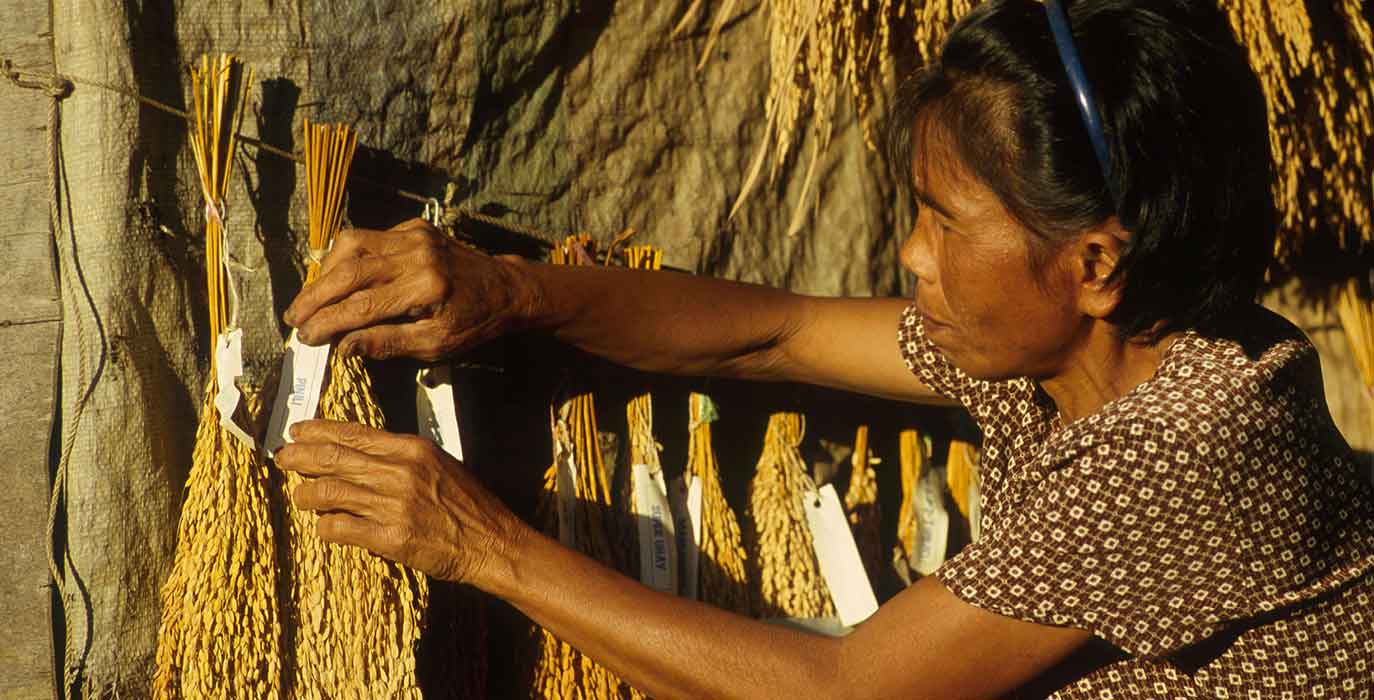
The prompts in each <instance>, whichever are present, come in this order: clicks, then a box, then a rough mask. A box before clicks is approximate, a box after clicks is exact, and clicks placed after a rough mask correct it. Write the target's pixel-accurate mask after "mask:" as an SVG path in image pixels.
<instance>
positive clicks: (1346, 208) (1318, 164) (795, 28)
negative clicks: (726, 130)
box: [674, 0, 1374, 267]
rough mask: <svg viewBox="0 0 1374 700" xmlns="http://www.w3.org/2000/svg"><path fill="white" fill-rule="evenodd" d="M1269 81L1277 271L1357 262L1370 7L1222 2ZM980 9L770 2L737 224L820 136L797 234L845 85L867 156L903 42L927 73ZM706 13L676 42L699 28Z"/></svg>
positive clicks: (1367, 226)
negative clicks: (1346, 253)
mask: <svg viewBox="0 0 1374 700" xmlns="http://www.w3.org/2000/svg"><path fill="white" fill-rule="evenodd" d="M1217 2H1218V5H1219V6H1220V8H1221V9H1222V10H1223V11H1224V12H1225V13H1226V14H1227V16H1228V18H1229V19H1230V22H1231V25H1232V27H1233V29H1234V30H1235V33H1236V36H1237V37H1239V39H1240V41H1241V43H1242V44H1243V45H1244V46H1245V48H1246V50H1247V52H1248V54H1249V58H1250V63H1251V65H1252V66H1253V67H1254V68H1255V70H1256V72H1257V73H1258V75H1259V78H1260V83H1261V85H1262V87H1263V90H1264V93H1265V97H1266V101H1267V104H1268V117H1269V127H1270V148H1271V150H1272V153H1273V158H1274V163H1275V173H1274V183H1273V193H1274V198H1275V201H1276V202H1277V203H1278V206H1279V212H1280V228H1281V231H1282V232H1283V235H1281V236H1280V237H1279V239H1278V241H1277V243H1276V246H1277V250H1276V252H1277V253H1278V255H1279V259H1280V263H1281V264H1286V265H1289V266H1290V267H1291V266H1292V264H1293V262H1294V260H1293V258H1294V256H1295V255H1297V254H1298V253H1300V252H1301V251H1302V249H1303V241H1305V240H1311V239H1313V238H1322V239H1326V240H1328V241H1333V242H1334V243H1335V244H1336V245H1338V246H1340V247H1342V248H1344V249H1350V248H1352V247H1356V246H1359V245H1361V243H1360V242H1361V241H1364V242H1370V241H1374V188H1371V187H1370V181H1371V179H1372V177H1374V176H1372V175H1371V165H1374V90H1370V89H1369V86H1370V85H1371V84H1374V30H1372V29H1371V19H1370V15H1369V11H1368V9H1367V5H1368V3H1367V0H1333V1H1332V2H1330V3H1315V4H1314V3H1300V2H1280V3H1275V2H1269V1H1268V0H1217ZM974 4H975V1H974V0H927V1H924V2H916V1H915V0H868V1H865V2H863V3H859V2H846V1H844V0H818V2H815V3H812V2H810V1H809V0H772V1H771V2H769V3H768V8H767V10H768V28H767V31H768V37H769V46H770V49H769V50H770V67H769V91H768V98H767V101H766V103H765V131H764V135H763V141H762V143H761V144H760V146H759V150H758V153H757V154H756V156H755V160H754V162H753V165H752V167H751V168H750V171H749V175H748V176H747V177H746V178H745V181H744V184H743V185H742V187H741V188H740V193H739V195H738V198H737V199H736V201H735V205H734V207H733V209H732V210H731V216H733V215H734V213H735V212H736V211H738V210H739V208H740V205H741V203H742V202H743V201H744V200H745V199H746V198H747V197H748V196H749V194H750V193H751V192H753V190H754V188H755V187H756V186H757V185H758V183H759V177H760V174H761V172H762V166H763V164H764V162H765V161H766V160H768V158H767V156H768V154H769V153H771V154H772V159H771V167H770V168H769V180H770V182H772V181H776V179H777V176H778V174H779V171H780V170H781V169H782V168H783V167H784V166H785V165H786V164H787V163H788V161H789V159H790V158H791V157H792V146H793V144H794V143H796V142H799V141H800V137H799V136H798V132H799V131H800V129H799V124H800V123H801V122H802V120H805V121H806V122H807V123H808V124H809V126H810V131H811V148H810V152H809V155H808V164H807V167H806V176H805V177H804V179H803V187H802V193H801V196H800V197H799V198H798V201H797V204H796V208H795V210H794V214H793V217H792V224H791V225H790V226H789V228H788V231H789V233H795V232H796V231H798V230H799V228H800V225H801V223H802V221H803V215H804V213H805V209H806V207H807V206H808V205H809V203H810V201H809V196H810V193H811V192H812V186H813V179H814V177H815V172H816V163H817V161H818V159H819V158H820V157H821V156H823V155H824V154H825V152H826V149H827V147H828V146H829V144H830V138H831V132H832V131H833V125H834V119H835V108H836V104H835V99H836V93H837V88H836V84H837V83H838V82H845V83H848V85H849V87H850V92H851V96H852V99H853V100H854V104H855V108H856V111H857V113H858V115H859V119H860V122H861V124H862V127H863V130H864V136H865V140H866V141H867V142H868V144H869V146H870V147H872V146H873V145H874V141H875V139H874V138H873V133H874V128H873V122H874V121H876V120H875V118H874V115H873V114H872V111H873V110H872V106H873V100H872V95H874V94H880V93H884V92H886V91H887V90H888V89H889V86H890V85H891V81H892V80H893V76H894V75H895V72H896V71H895V70H894V55H895V54H896V52H897V51H900V50H906V47H905V45H904V44H903V43H902V42H899V41H898V40H899V39H902V38H903V37H905V36H910V37H911V38H912V39H913V40H914V44H915V50H916V52H917V53H918V54H919V56H920V58H921V61H922V63H928V62H930V61H931V60H932V59H933V58H934V57H935V56H936V55H937V53H938V51H939V49H940V47H941V45H943V43H944V41H945V38H946V37H947V36H948V34H949V30H950V29H951V28H952V27H953V25H954V24H955V23H956V22H957V21H958V20H959V18H960V17H962V16H963V15H964V14H965V13H967V12H968V11H969V10H970V9H972V7H973V5H974ZM701 5H702V1H701V0H697V1H696V2H693V3H692V5H691V6H690V8H689V10H688V12H687V13H686V14H685V15H684V16H683V18H682V21H681V22H680V23H679V25H678V29H677V30H675V32H674V35H677V34H678V33H680V32H681V31H682V30H683V29H685V28H686V27H687V26H689V25H690V24H692V23H694V22H695V21H696V18H697V17H698V15H699V14H700V10H701ZM737 5H738V2H737V1H736V0H724V2H722V3H721V4H720V6H719V8H718V9H717V11H716V13H715V18H714V20H713V22H712V24H711V30H710V33H709V34H708V38H707V42H706V45H705V50H704V51H703V53H702V57H701V62H702V63H704V62H705V61H706V60H707V58H708V57H709V56H710V54H711V52H712V50H713V49H714V47H715V44H716V41H717V38H718V36H719V34H720V31H721V29H722V28H723V27H724V26H725V24H726V23H727V21H728V20H730V19H731V18H733V17H735V15H736V14H737Z"/></svg>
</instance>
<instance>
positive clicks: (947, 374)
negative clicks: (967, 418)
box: [897, 305, 979, 406]
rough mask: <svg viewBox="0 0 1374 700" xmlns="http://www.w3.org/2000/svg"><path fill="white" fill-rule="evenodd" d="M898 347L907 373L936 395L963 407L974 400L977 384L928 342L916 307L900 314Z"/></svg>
mask: <svg viewBox="0 0 1374 700" xmlns="http://www.w3.org/2000/svg"><path fill="white" fill-rule="evenodd" d="M897 344H898V346H899V348H900V349H901V351H902V359H903V360H905V361H906V367H907V369H909V370H911V373H912V374H914V375H916V378H917V379H920V380H921V381H922V382H924V383H925V385H926V386H928V387H930V388H931V389H934V390H935V391H936V393H938V394H940V395H941V396H944V397H945V398H949V399H953V400H955V401H958V402H959V403H962V404H964V405H965V406H968V405H969V404H970V403H971V401H972V400H973V399H974V398H975V397H974V395H975V394H976V393H977V386H976V385H977V384H978V383H979V382H976V381H975V380H973V379H972V378H970V377H969V376H968V375H967V374H964V372H963V370H960V369H959V368H957V367H955V366H954V365H953V364H951V363H950V361H949V360H948V359H947V358H946V357H945V354H944V353H943V352H941V351H940V349H939V348H937V347H935V344H934V343H932V342H930V339H929V338H927V337H926V329H925V324H924V323H923V322H922V320H921V315H920V314H918V313H916V306H915V305H911V306H908V307H907V308H906V310H904V311H902V320H901V323H900V324H899V325H898V327H897Z"/></svg>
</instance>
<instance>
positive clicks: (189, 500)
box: [152, 55, 281, 700]
mask: <svg viewBox="0 0 1374 700" xmlns="http://www.w3.org/2000/svg"><path fill="white" fill-rule="evenodd" d="M191 82H192V103H193V105H194V107H193V109H194V121H193V122H192V130H191V135H190V141H191V148H192V151H193V153H194V155H195V160H196V169H197V172H198V173H199V176H200V187H201V192H202V194H203V195H204V197H205V208H206V217H205V258H206V259H205V272H206V280H207V284H208V288H207V290H206V300H207V303H208V304H209V307H210V319H209V327H210V336H211V338H212V339H213V340H214V342H213V343H212V344H211V345H212V347H215V348H218V347H219V344H220V338H221V336H222V335H223V334H224V333H226V331H232V330H233V328H232V327H231V326H232V325H233V323H234V320H233V319H232V315H231V312H230V309H228V308H227V307H226V302H231V301H232V300H231V299H230V297H231V296H232V295H233V294H234V292H233V289H232V282H230V281H229V280H228V279H227V276H226V274H225V269H226V268H225V262H226V258H225V240H224V216H225V195H226V194H227V193H228V190H229V175H230V173H231V172H232V167H231V165H232V158H233V153H234V148H235V146H236V138H237V134H238V127H239V124H240V122H241V120H242V118H243V107H244V105H245V103H246V101H247V100H246V97H247V90H248V85H249V84H250V83H251V82H252V72H251V71H248V72H247V74H246V75H245V72H244V68H243V65H242V63H240V62H239V61H238V60H237V59H235V58H233V57H231V56H227V55H222V56H220V57H218V58H216V59H214V60H211V59H210V58H208V57H202V58H201V60H200V63H199V64H197V65H196V66H194V67H193V68H192V69H191ZM217 363H218V360H217V359H214V358H213V356H212V361H211V373H210V377H211V379H210V381H209V383H208V386H207V388H206V397H205V403H204V404H203V405H202V407H201V412H200V423H199V426H198V427H197V429H196V442H195V448H194V451H193V454H192V462H191V472H190V474H189V475H188V477H187V481H186V501H185V503H184V504H183V506H182V511H181V521H180V523H179V524H178V527H177V547H176V554H175V559H174V561H173V564H172V571H171V574H170V575H169V576H168V578H167V582H166V584H165V585H164V586H163V588H162V621H161V626H160V628H159V630H158V645H157V655H156V660H155V663H156V668H155V669H154V674H153V688H152V691H153V692H152V695H153V697H154V698H158V699H159V700H168V699H171V698H245V699H246V698H279V697H281V637H280V624H279V620H278V610H277V603H276V589H277V580H276V567H275V551H276V535H275V532H274V531H273V527H272V519H271V514H270V506H269V500H268V499H269V497H268V492H269V483H270V482H269V473H268V469H267V466H266V464H265V462H264V461H263V459H262V458H261V456H260V455H259V453H258V452H257V451H256V450H255V449H254V447H253V446H251V445H249V444H247V443H245V442H244V441H242V440H240V439H239V438H237V437H235V436H234V434H232V433H231V432H230V430H229V429H227V428H226V427H225V426H224V425H223V424H222V423H221V419H224V420H227V421H232V420H234V418H235V416H233V415H225V416H222V415H221V414H220V410H219V409H218V408H217V406H216V404H215V397H216V395H217V394H218V393H219V390H220V386H219V379H218V377H219V372H218V370H219V369H221V368H220V367H218V366H217ZM229 381H232V379H230V380H229ZM243 398H244V401H243V402H242V404H241V406H240V408H239V410H238V411H237V413H238V416H239V418H240V420H244V422H245V424H252V422H253V421H254V420H256V417H257V415H258V410H259V408H260V401H259V396H258V393H257V392H256V391H253V390H251V389H250V390H248V391H245V392H244V393H243Z"/></svg>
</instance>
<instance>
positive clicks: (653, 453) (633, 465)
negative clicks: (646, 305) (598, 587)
mask: <svg viewBox="0 0 1374 700" xmlns="http://www.w3.org/2000/svg"><path fill="white" fill-rule="evenodd" d="M625 262H626V266H627V267H629V268H630V269H635V270H658V269H660V268H661V267H662V264H663V251H661V250H658V249H656V248H654V247H652V246H630V247H628V248H626V249H625ZM625 418H626V425H627V427H628V431H627V432H628V437H629V448H630V468H629V469H627V470H625V475H624V479H623V482H622V484H623V486H624V494H623V497H622V498H621V499H619V500H620V503H621V504H622V505H623V507H622V508H621V509H620V510H621V512H622V513H623V516H624V517H623V518H622V520H621V536H622V540H623V541H624V542H623V547H622V553H623V556H624V557H625V559H624V562H625V566H626V570H625V572H626V573H627V574H630V575H632V576H638V577H639V579H640V581H641V582H643V583H645V584H647V585H654V582H653V581H654V576H653V572H652V571H651V570H649V569H648V568H646V564H648V567H652V563H650V562H645V561H643V560H642V552H643V549H644V544H645V543H644V542H642V541H641V538H642V537H643V535H644V534H645V533H643V532H642V530H641V528H640V522H641V519H647V518H652V517H654V515H653V513H651V512H650V509H651V508H652V506H653V504H650V503H641V502H639V501H640V499H638V497H637V494H639V493H641V492H643V491H645V490H646V489H647V488H650V487H651V488H655V489H657V490H658V491H659V492H660V493H661V494H662V498H663V499H665V501H666V499H667V484H666V481H665V476H664V474H663V464H662V461H661V460H660V458H659V451H660V450H662V449H663V448H662V446H661V445H659V444H658V440H657V439H655V438H654V405H653V397H652V396H651V395H650V394H649V393H647V392H646V393H643V394H639V395H638V396H635V397H633V398H631V399H630V401H629V403H628V404H626V406H625ZM637 465H643V466H644V467H647V469H641V468H640V467H638V466H637ZM641 478H647V479H650V480H652V481H653V482H654V483H652V484H647V485H646V484H641V483H639V480H640V479H641ZM660 505H661V503H660ZM660 515H661V514H660ZM660 583H662V582H660ZM675 584H676V581H672V582H671V584H670V586H669V587H666V588H664V587H661V586H655V587H656V588H661V589H662V590H665V592H669V593H672V592H675V591H676V585H675Z"/></svg>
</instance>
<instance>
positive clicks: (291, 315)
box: [281, 309, 296, 328]
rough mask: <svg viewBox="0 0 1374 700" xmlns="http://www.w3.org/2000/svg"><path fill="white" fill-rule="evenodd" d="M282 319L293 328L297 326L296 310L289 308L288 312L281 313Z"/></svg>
mask: <svg viewBox="0 0 1374 700" xmlns="http://www.w3.org/2000/svg"><path fill="white" fill-rule="evenodd" d="M281 320H282V321H285V322H286V325H288V326H291V327H292V328H295V327H296V312H295V311H292V310H291V309H287V310H286V313H284V314H282V315H281Z"/></svg>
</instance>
